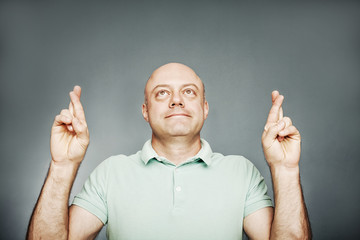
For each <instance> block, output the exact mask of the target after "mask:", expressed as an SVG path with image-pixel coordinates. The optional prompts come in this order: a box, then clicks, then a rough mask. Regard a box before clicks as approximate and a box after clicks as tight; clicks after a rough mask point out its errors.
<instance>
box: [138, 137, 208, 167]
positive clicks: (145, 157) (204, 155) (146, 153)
mask: <svg viewBox="0 0 360 240" xmlns="http://www.w3.org/2000/svg"><path fill="white" fill-rule="evenodd" d="M200 141H201V149H200V151H199V152H198V153H197V154H196V155H195V156H194V157H191V158H190V159H189V160H187V161H186V162H191V161H194V160H196V159H201V160H203V161H204V162H205V163H206V165H210V164H211V155H212V153H213V152H212V150H211V147H210V145H209V143H208V142H207V141H205V140H204V139H201V140H200ZM154 158H155V159H157V160H161V159H163V158H162V157H160V156H159V155H158V154H157V153H156V152H155V150H154V149H153V147H152V146H151V139H149V140H148V141H146V142H145V144H144V146H143V148H142V150H141V160H142V161H143V162H144V163H145V165H146V164H147V163H148V162H149V161H150V160H151V159H154Z"/></svg>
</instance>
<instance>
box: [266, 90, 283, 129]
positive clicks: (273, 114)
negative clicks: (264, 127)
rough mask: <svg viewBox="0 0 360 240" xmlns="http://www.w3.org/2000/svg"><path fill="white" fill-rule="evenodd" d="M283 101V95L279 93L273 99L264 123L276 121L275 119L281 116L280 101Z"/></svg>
mask: <svg viewBox="0 0 360 240" xmlns="http://www.w3.org/2000/svg"><path fill="white" fill-rule="evenodd" d="M283 101H284V96H283V95H279V96H277V97H276V98H275V99H274V100H273V105H272V107H271V109H270V112H269V116H268V118H267V121H266V123H267V124H268V123H277V121H278V120H279V118H281V117H282V116H281V115H282V107H281V105H282V103H283Z"/></svg>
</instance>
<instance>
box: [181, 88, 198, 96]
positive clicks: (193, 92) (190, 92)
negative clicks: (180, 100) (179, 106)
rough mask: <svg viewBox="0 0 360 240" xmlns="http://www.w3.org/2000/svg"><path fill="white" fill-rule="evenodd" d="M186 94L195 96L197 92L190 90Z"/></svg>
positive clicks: (186, 90)
mask: <svg viewBox="0 0 360 240" xmlns="http://www.w3.org/2000/svg"><path fill="white" fill-rule="evenodd" d="M184 93H185V94H187V95H195V91H194V90H192V89H189V88H188V89H185V91H184Z"/></svg>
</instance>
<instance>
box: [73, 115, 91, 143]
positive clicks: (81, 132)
mask: <svg viewBox="0 0 360 240" xmlns="http://www.w3.org/2000/svg"><path fill="white" fill-rule="evenodd" d="M72 126H73V128H74V131H75V133H76V135H77V136H78V137H79V138H80V139H84V140H85V139H87V138H88V134H87V126H86V125H85V124H84V123H82V122H81V121H80V120H79V119H77V118H73V119H72Z"/></svg>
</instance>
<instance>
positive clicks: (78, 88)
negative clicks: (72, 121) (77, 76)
mask: <svg viewBox="0 0 360 240" xmlns="http://www.w3.org/2000/svg"><path fill="white" fill-rule="evenodd" d="M73 92H74V93H75V94H76V95H78V96H79V98H80V97H81V87H80V86H78V85H76V86H74V89H73ZM69 111H70V113H71V114H72V115H74V104H73V103H72V102H71V101H70V103H69Z"/></svg>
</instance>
